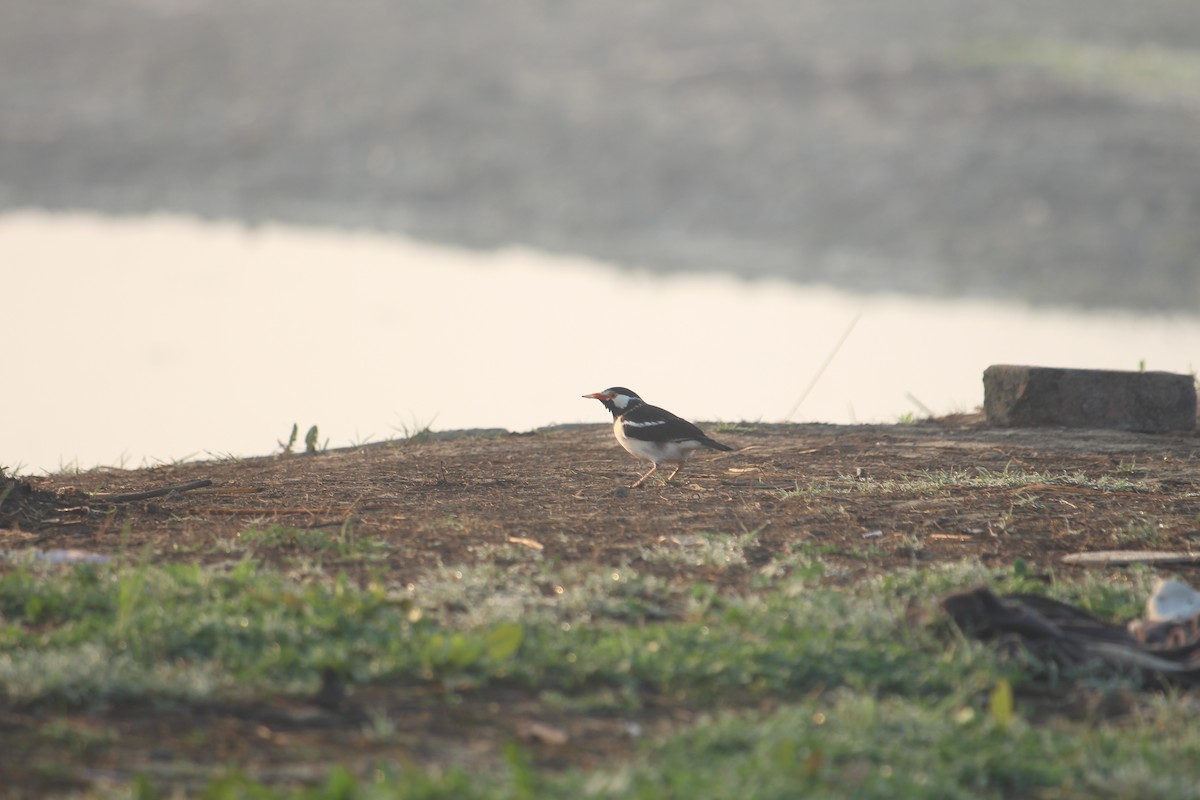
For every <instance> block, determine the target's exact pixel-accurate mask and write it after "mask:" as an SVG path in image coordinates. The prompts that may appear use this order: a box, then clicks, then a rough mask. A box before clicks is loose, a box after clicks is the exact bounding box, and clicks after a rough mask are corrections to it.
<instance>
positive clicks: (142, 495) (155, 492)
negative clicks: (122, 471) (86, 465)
mask: <svg viewBox="0 0 1200 800" xmlns="http://www.w3.org/2000/svg"><path fill="white" fill-rule="evenodd" d="M205 486H212V481H210V480H208V479H207V478H205V479H204V480H199V481H189V482H188V483H180V484H176V485H175V486H164V487H162V488H161V489H151V490H150V491H147V492H132V493H130V494H114V495H111V496H109V497H105V496H103V495H99V496H97V495H92V499H93V500H101V501H103V502H105V503H129V502H132V501H134V500H149V499H150V498H151V497H162V496H163V495H164V494H170V493H171V492H186V491H189V490H191V489H203V488H204V487H205Z"/></svg>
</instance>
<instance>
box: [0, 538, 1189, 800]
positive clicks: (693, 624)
mask: <svg viewBox="0 0 1200 800" xmlns="http://www.w3.org/2000/svg"><path fill="white" fill-rule="evenodd" d="M280 535H283V534H282V533H281V534H280ZM734 542H735V540H734V539H731V538H730V537H715V536H714V537H713V543H714V544H715V545H719V546H720V547H727V546H729V545H730V544H731V543H734ZM722 552H725V551H722ZM1122 575H1123V576H1124V577H1123V579H1122V580H1119V581H1114V580H1112V578H1111V576H1107V575H1101V576H1097V577H1094V578H1084V579H1075V580H1071V581H1066V582H1059V581H1056V582H1052V583H1051V584H1049V585H1046V584H1044V583H1042V582H1041V581H1039V580H1037V579H1035V577H1034V576H1032V575H1031V574H1030V571H1029V570H1028V569H1027V568H1023V565H1020V564H1018V565H1017V566H1016V567H1015V568H1013V569H1011V570H1005V571H990V570H986V569H984V568H982V567H981V566H979V565H976V564H960V565H955V566H950V567H930V568H925V569H921V570H902V571H897V572H894V573H891V574H888V575H885V576H880V577H876V578H871V579H867V580H862V581H859V582H857V583H852V584H849V585H839V586H837V587H830V586H828V585H826V583H827V581H826V578H827V577H828V576H827V572H826V568H825V565H824V564H823V563H822V562H821V561H820V560H819V558H818V557H815V556H812V555H810V554H805V553H802V552H801V553H794V554H791V555H789V556H788V557H787V558H786V559H784V560H783V561H781V562H780V563H779V564H777V565H774V568H773V569H764V570H762V571H761V580H760V581H759V582H758V584H757V587H756V590H755V591H754V592H753V593H751V594H748V595H746V596H725V595H720V594H718V593H717V592H716V591H715V590H714V589H713V588H712V587H710V586H707V585H706V584H703V583H695V584H690V585H689V584H684V585H680V584H679V583H677V582H667V581H664V580H661V579H658V578H655V577H654V576H653V575H647V574H640V573H638V572H637V571H636V570H634V569H631V568H630V567H629V566H628V565H617V566H613V567H609V568H606V569H603V570H598V569H596V568H595V567H593V566H591V565H578V564H576V565H569V566H563V565H556V564H553V563H547V562H545V561H543V560H540V559H530V560H528V561H526V562H522V563H521V564H519V565H518V566H517V568H509V569H507V570H506V569H501V568H499V567H487V566H482V567H474V568H470V569H466V568H446V569H444V570H440V571H437V572H435V573H431V574H429V575H426V576H422V577H421V578H420V579H418V580H416V581H414V582H412V583H410V584H396V585H391V584H388V583H386V582H385V581H383V580H379V581H377V582H374V583H370V584H369V585H366V586H358V585H355V584H352V583H350V582H349V581H347V580H345V579H340V578H333V579H329V580H322V581H314V582H306V583H301V582H296V581H292V580H288V579H287V578H285V577H284V576H282V575H281V574H279V573H276V572H273V571H267V570H264V569H261V568H260V567H259V565H258V564H256V563H255V562H254V561H253V560H246V561H243V562H241V563H240V564H238V565H237V566H236V567H234V568H232V569H224V570H218V569H211V568H202V567H200V566H180V565H172V566H151V565H145V564H143V565H133V566H130V565H103V566H97V565H81V566H76V567H72V568H51V567H47V566H41V565H36V564H30V565H26V566H20V567H17V568H14V569H13V570H11V571H9V572H8V573H7V574H5V575H3V576H0V693H2V697H3V706H4V707H8V708H17V709H26V710H30V709H34V710H36V709H42V710H47V709H76V710H84V711H86V710H87V709H89V708H96V707H100V706H105V705H109V704H112V703H115V702H118V701H137V702H139V703H144V704H149V705H151V706H153V705H158V704H164V703H166V704H170V703H181V702H182V703H188V702H204V701H208V700H213V699H222V698H230V697H243V698H245V697H254V696H255V695H258V694H266V695H278V694H279V693H284V694H293V695H297V696H299V695H309V694H311V693H313V692H315V691H316V690H317V688H318V686H319V685H320V675H321V673H322V671H323V670H325V669H326V668H332V669H335V670H337V671H338V672H339V673H341V674H343V675H345V676H346V679H347V681H348V683H349V684H350V687H351V691H352V692H353V691H354V687H356V686H358V687H365V686H368V685H376V686H384V687H386V686H391V685H395V684H399V685H404V686H421V685H426V686H429V687H434V688H436V690H437V691H436V692H434V693H432V694H430V695H429V696H430V697H436V698H444V699H443V700H440V701H430V702H445V703H454V702H456V701H455V699H454V698H456V697H458V698H463V697H468V696H471V695H473V694H477V693H483V694H485V695H486V693H487V692H490V691H493V690H495V691H503V692H514V691H517V692H521V693H523V694H524V695H525V696H528V697H530V698H534V699H536V700H538V701H539V702H541V703H542V704H543V707H545V708H548V709H557V710H558V711H559V712H562V713H573V714H578V713H602V714H603V713H621V714H623V715H628V716H629V717H631V718H632V719H637V718H638V715H639V714H640V713H642V712H643V711H644V710H645V708H646V705H645V704H646V703H648V702H649V701H650V699H651V698H653V702H654V703H655V704H656V705H657V706H661V705H662V704H664V703H666V704H670V705H676V706H678V707H680V708H686V709H689V710H691V711H692V712H700V713H701V714H702V716H701V718H700V720H699V721H698V722H697V723H696V724H693V725H691V726H688V727H685V728H682V729H678V730H676V731H675V732H674V733H672V734H671V735H669V736H668V737H667V738H665V739H662V740H653V741H649V740H648V741H645V742H643V744H642V746H641V748H640V751H639V754H638V755H637V756H635V757H634V758H633V759H631V760H627V761H625V762H622V763H617V764H606V765H604V766H602V767H600V768H598V769H590V770H582V769H568V770H565V771H563V770H546V769H543V768H538V767H535V766H534V765H533V762H532V760H531V759H530V757H529V756H528V755H527V754H525V753H524V752H523V751H522V750H521V749H520V748H515V747H514V748H510V749H509V751H508V755H507V756H506V758H505V759H504V760H503V762H502V763H496V764H490V765H482V766H480V765H472V767H471V769H470V771H465V765H464V768H463V769H459V768H456V767H455V766H454V765H453V764H449V765H446V766H445V767H444V768H440V769H428V770H425V769H415V768H414V769H405V768H402V767H398V766H394V765H393V767H387V768H384V767H380V768H377V769H373V770H371V771H368V772H362V773H355V774H351V772H347V771H344V770H340V769H338V765H337V764H328V765H327V766H328V772H327V775H328V778H327V779H326V782H325V783H324V784H322V785H318V786H314V787H309V788H307V789H304V790H302V791H300V790H295V789H294V788H293V789H288V788H285V787H272V786H265V785H262V784H260V783H257V782H255V781H254V780H251V779H249V778H245V777H243V776H241V775H240V774H238V773H236V772H234V773H230V774H228V775H226V776H225V777H221V778H217V779H210V780H209V783H208V789H207V791H208V794H207V796H209V797H218V798H223V797H249V796H254V797H260V796H261V797H283V796H296V797H321V798H325V797H328V798H333V797H480V798H500V797H503V798H510V797H512V798H518V797H547V796H563V795H566V794H581V795H584V796H594V797H646V798H649V797H656V798H657V797H688V798H693V797H698V798H704V797H714V798H720V797H738V798H744V797H751V796H752V797H764V798H771V797H795V796H797V792H799V793H800V794H802V795H812V796H835V797H912V796H937V797H960V796H961V797H1009V796H1027V795H1036V794H1037V793H1039V792H1041V793H1044V794H1046V793H1049V794H1053V793H1058V794H1055V795H1054V796H1067V797H1070V796H1079V797H1084V796H1086V797H1097V796H1134V795H1136V794H1143V795H1146V796H1155V797H1170V796H1184V795H1182V794H1180V793H1179V792H1181V791H1182V787H1191V786H1194V785H1196V781H1197V780H1200V758H1196V756H1197V755H1200V735H1198V734H1196V733H1195V732H1194V731H1193V729H1192V727H1191V726H1190V724H1189V722H1188V717H1189V713H1191V712H1186V711H1185V710H1184V707H1183V706H1182V705H1180V704H1178V703H1175V704H1172V703H1164V702H1157V701H1155V700H1153V699H1148V700H1146V701H1145V702H1144V703H1142V704H1141V705H1140V706H1139V707H1138V709H1137V711H1136V713H1135V714H1134V715H1132V716H1131V717H1130V718H1129V719H1125V720H1122V721H1119V722H1116V723H1104V724H1100V725H1096V724H1090V723H1087V722H1071V721H1068V720H1064V719H1058V718H1054V717H1051V718H1050V719H1049V720H1048V721H1047V720H1041V721H1038V720H1039V719H1040V717H1042V716H1044V715H1042V714H1038V713H1033V714H1031V713H1030V712H1031V711H1036V709H1034V708H1033V707H1032V706H1030V705H1029V702H1030V701H1029V700H1028V699H1027V697H1028V695H1027V692H1028V690H1029V689H1030V688H1031V687H1032V686H1033V684H1034V681H1035V679H1036V680H1042V679H1044V677H1045V676H1044V675H1041V674H1039V673H1038V671H1037V670H1036V669H1035V668H1034V666H1032V665H1030V664H1029V663H1028V662H1027V661H1025V660H1022V659H1005V658H1002V657H1001V656H1000V655H999V654H998V653H997V652H996V651H995V650H994V649H992V648H991V647H989V646H987V645H984V644H980V643H978V642H974V641H971V640H968V639H966V638H964V637H962V636H961V635H960V634H959V633H958V632H957V630H956V629H954V627H953V626H952V625H951V624H950V623H949V622H948V621H947V620H946V619H945V618H944V617H943V616H942V615H940V614H939V613H937V612H936V611H934V612H932V613H928V614H925V615H917V616H915V617H914V615H913V614H912V613H911V611H912V609H913V607H914V605H917V606H920V605H922V604H924V605H926V606H927V607H929V608H932V607H933V603H934V602H935V600H936V598H937V597H939V596H940V595H941V594H942V593H944V592H946V591H949V590H952V589H957V588H961V587H963V586H966V585H971V584H975V583H979V582H983V581H986V582H988V583H989V584H991V585H992V586H994V587H995V588H996V589H997V590H998V591H1002V592H1003V591H1039V592H1043V593H1048V594H1051V595H1053V596H1055V597H1058V598H1060V599H1064V600H1067V601H1069V602H1074V603H1076V604H1079V605H1082V606H1084V607H1085V608H1088V609H1090V610H1092V611H1093V612H1094V613H1097V614H1100V615H1102V616H1105V617H1110V618H1128V617H1131V616H1134V615H1135V614H1136V613H1137V612H1138V609H1139V607H1140V605H1141V603H1142V601H1143V598H1144V597H1145V592H1146V591H1147V589H1148V585H1149V583H1150V582H1151V580H1152V578H1153V575H1152V574H1151V573H1150V572H1149V571H1148V570H1143V571H1138V570H1135V571H1130V572H1127V573H1122ZM1057 680H1058V681H1059V683H1058V684H1057V685H1058V686H1059V687H1060V688H1062V689H1063V690H1064V691H1065V690H1067V689H1068V688H1069V687H1070V686H1072V685H1080V684H1082V685H1088V681H1089V678H1088V677H1087V676H1075V677H1072V676H1059V677H1058V679H1057ZM1010 684H1011V685H1012V686H1013V687H1014V688H1015V689H1016V701H1015V704H1014V707H1013V710H1012V712H1011V713H1010V712H1007V711H1006V712H1005V713H1003V714H1000V713H998V712H996V713H994V712H993V711H992V710H990V708H992V707H993V706H991V705H989V697H991V696H992V695H993V694H994V693H995V691H996V688H997V687H998V686H1003V685H1010ZM1111 685H1112V684H1111V679H1110V681H1109V682H1108V683H1106V684H1103V685H1101V684H1096V686H1097V687H1098V689H1104V690H1107V689H1108V688H1111ZM1123 685H1126V686H1131V685H1132V684H1128V682H1126V684H1123ZM764 707H769V708H771V709H772V710H770V711H762V710H761V709H762V708H764ZM1193 711H1194V710H1193ZM377 727H378V730H376V731H375V732H374V734H373V735H374V736H375V737H376V738H380V737H383V738H386V737H388V736H390V735H392V728H391V727H390V723H389V724H388V725H382V726H377ZM464 735H469V732H468V733H465V734H464ZM36 736H37V737H40V741H42V742H44V743H46V744H48V745H53V746H55V747H58V748H59V749H61V750H63V751H68V752H73V753H78V754H87V753H90V752H93V751H95V750H97V749H102V748H104V747H106V746H107V745H108V744H110V743H111V738H112V734H111V733H109V732H107V731H106V730H104V729H103V728H99V729H85V728H79V727H75V726H72V725H70V724H67V723H64V722H62V721H51V722H49V723H48V724H47V725H45V726H43V727H42V728H41V729H40V730H39V731H37V734H36ZM139 787H140V788H139ZM131 790H137V791H140V792H142V793H143V796H156V795H155V794H154V792H155V786H154V782H153V781H151V780H150V779H145V780H143V782H142V783H141V784H138V785H137V786H133V787H131ZM1106 793H1107V794H1106Z"/></svg>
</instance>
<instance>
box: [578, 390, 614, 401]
mask: <svg viewBox="0 0 1200 800" xmlns="http://www.w3.org/2000/svg"><path fill="white" fill-rule="evenodd" d="M584 397H590V398H592V399H593V400H612V395H611V394H605V393H604V392H595V393H593V394H585V395H584Z"/></svg>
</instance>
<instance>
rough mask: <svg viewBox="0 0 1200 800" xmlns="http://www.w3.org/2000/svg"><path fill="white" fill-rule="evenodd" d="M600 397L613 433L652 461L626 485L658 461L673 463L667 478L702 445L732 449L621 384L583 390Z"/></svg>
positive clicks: (638, 484) (640, 456) (638, 453)
mask: <svg viewBox="0 0 1200 800" xmlns="http://www.w3.org/2000/svg"><path fill="white" fill-rule="evenodd" d="M583 396H584V397H591V398H595V399H596V400H599V401H600V402H601V403H603V404H604V407H605V408H607V409H608V410H609V411H611V412H612V415H613V433H615V434H616V436H617V441H618V442H620V443H621V447H624V448H625V449H626V450H628V451H629V452H630V453H631V454H633V455H634V456H636V457H637V458H644V459H646V460H647V461H652V462H654V466H653V467H651V469H650V471H649V472H647V473H646V474H645V475H643V476H642V477H640V478H638V479H637V480H636V481H635V482H634V483H633V484H632V485H631V486H630V487H629V488H630V489H636V488H637V487H639V486H641V485H642V484H643V483H644V482H645V481H646V479H647V478H649V477H650V476H651V475H653V474H654V471H655V470H657V469H658V468H659V465H661V464H674V465H675V471H674V472H672V473H671V474H670V475H668V476H667V480H668V481H669V480H671V479H672V478H674V477H675V475H676V473H678V472H679V470H680V469H681V468H682V467H683V462H684V461H686V460H687V458H688V456H690V455H691V454H692V453H693V452H695V451H696V450H699V449H700V448H701V447H711V448H712V449H713V450H732V449H733V448H732V447H730V446H729V445H727V444H721V443H720V442H718V441H716V440H715V439H710V438H708V436H706V435H705V434H704V431H702V430H700V429H699V428H697V427H696V426H695V425H693V424H692V423H690V422H688V421H687V420H686V419H683V418H682V417H677V416H675V415H674V414H672V413H671V412H670V411H667V410H666V409H663V408H659V407H658V406H652V405H650V404H649V403H647V402H646V401H645V400H643V399H642V398H640V397H638V396H637V394H635V393H634V392H632V391H630V390H629V389H626V388H625V387H624V386H614V387H612V388H611V389H605V390H604V391H603V392H596V393H595V394H585V395H583Z"/></svg>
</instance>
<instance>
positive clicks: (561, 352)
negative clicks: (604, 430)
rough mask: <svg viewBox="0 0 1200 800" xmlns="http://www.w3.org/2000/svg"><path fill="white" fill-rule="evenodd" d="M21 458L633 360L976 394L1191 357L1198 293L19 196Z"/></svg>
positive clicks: (168, 456) (269, 441)
mask: <svg viewBox="0 0 1200 800" xmlns="http://www.w3.org/2000/svg"><path fill="white" fill-rule="evenodd" d="M0 271H2V282H0V291H2V292H3V295H2V296H0V311H2V314H3V319H4V332H5V334H6V335H5V344H6V346H5V348H4V352H5V355H4V373H3V374H4V376H5V381H4V389H3V395H2V396H3V404H2V413H0V464H3V465H6V466H8V467H10V468H12V467H20V468H21V469H22V470H23V471H25V472H32V473H36V472H39V471H42V470H56V469H58V468H60V467H61V466H72V465H77V466H80V467H90V466H95V465H100V464H104V465H114V464H123V465H126V466H139V465H142V464H143V463H151V464H152V463H157V462H159V461H168V460H173V459H178V458H182V457H188V456H192V457H211V456H224V455H226V454H233V455H262V454H266V453H269V452H271V451H272V450H274V449H276V447H277V446H276V441H277V440H278V439H281V438H285V437H286V435H287V433H288V432H289V430H290V429H291V425H292V423H293V422H296V423H299V424H300V427H301V433H302V434H303V431H304V430H305V429H306V428H307V427H308V426H309V425H312V424H314V423H316V424H318V425H319V426H320V430H321V436H322V439H325V438H328V439H329V443H330V445H331V446H341V445H347V444H351V443H357V442H363V441H379V440H382V439H387V438H391V437H396V436H399V435H402V434H403V432H404V431H405V429H406V428H407V429H410V430H411V429H415V428H421V427H424V426H425V425H429V424H432V426H433V427H434V428H435V429H438V430H445V429H452V428H468V427H504V428H509V429H512V430H528V429H531V428H535V427H539V426H543V425H549V424H553V423H560V422H582V421H590V422H603V421H605V420H606V418H607V414H606V412H604V410H603V409H602V408H601V407H600V406H599V404H597V403H596V402H595V401H592V400H585V399H582V398H581V397H580V395H582V394H584V393H586V392H593V391H598V390H600V389H603V388H605V387H608V386H611V385H614V384H623V385H625V386H628V387H631V388H633V389H634V390H636V391H638V392H639V393H641V394H642V395H643V396H644V397H645V398H646V399H647V400H649V401H650V402H653V403H658V404H661V405H664V406H666V407H668V408H670V409H671V410H673V411H675V412H677V413H679V414H682V415H684V416H687V417H690V418H693V419H697V420H727V421H734V420H764V421H777V420H781V419H783V418H784V417H785V416H786V415H787V414H788V413H789V411H790V410H791V409H792V408H793V406H794V405H795V404H796V402H797V401H798V400H799V398H800V397H801V395H802V394H803V393H804V391H805V388H806V387H807V386H808V385H809V384H810V382H811V381H812V380H813V378H814V376H816V375H817V373H818V371H819V370H820V368H821V366H822V364H823V363H824V362H825V361H826V359H827V358H828V357H829V356H830V354H831V353H832V352H833V351H834V350H835V348H836V346H837V343H838V341H839V339H840V338H841V337H842V335H843V334H844V333H845V332H846V330H847V329H848V328H849V327H850V326H851V325H852V323H854V320H855V319H856V318H857V319H858V322H857V323H856V324H854V326H853V330H852V331H851V332H850V334H849V336H848V338H847V339H846V340H845V343H844V344H843V345H842V346H841V348H840V349H838V350H837V353H836V355H835V356H834V357H833V359H832V361H831V362H830V364H829V367H828V369H827V370H826V371H825V372H824V373H823V374H822V375H821V377H820V379H819V380H818V381H817V382H816V384H815V387H814V388H813V389H812V391H811V392H810V393H809V394H808V396H807V398H806V399H805V400H804V402H803V404H801V405H800V406H799V409H798V410H797V411H796V413H795V414H794V415H793V417H792V418H793V419H794V420H797V421H827V422H856V421H857V422H863V421H885V422H890V421H894V420H895V419H896V418H898V417H899V416H901V415H904V414H907V413H917V414H918V415H920V414H921V413H922V412H921V410H920V408H918V407H917V405H916V404H915V403H914V402H913V401H912V400H911V399H910V398H909V395H911V396H912V397H914V398H916V399H917V400H918V401H919V402H920V403H922V404H923V405H924V406H926V407H928V408H929V409H931V410H932V411H934V412H936V413H946V412H951V411H966V410H971V409H973V408H975V407H976V406H978V405H979V404H980V403H981V402H982V399H983V389H982V384H981V375H982V373H983V370H984V368H985V367H987V366H988V365H989V364H994V363H1037V364H1044V365H1057V366H1070V367H1103V368H1116V369H1136V368H1137V367H1138V364H1139V362H1140V361H1142V360H1144V361H1145V364H1146V366H1147V368H1149V369H1162V370H1170V371H1178V372H1188V371H1191V370H1192V369H1193V368H1194V367H1195V366H1196V365H1197V363H1198V362H1200V318H1197V317H1178V316H1175V317H1172V316H1166V315H1163V316H1161V317H1154V316H1144V315H1133V314H1124V313H1114V312H1103V313H1100V312H1097V313H1083V312H1076V311H1055V310H1050V311H1047V310H1028V309H1023V308H1019V307H1014V306H1004V305H996V304H989V303H984V302H962V301H940V300H925V299H916V298H911V297H897V296H886V295H871V296H868V295H861V296H860V295H855V294H850V293H846V292H841V291H834V290H831V289H826V288H821V287H805V286H797V285H791V284H786V283H782V282H774V281H761V282H754V283H747V282H745V281H742V280H739V279H734V278H728V277H721V276H687V277H669V278H659V277H652V276H650V275H638V274H630V273H629V272H627V271H622V270H618V269H617V268H615V267H612V266H609V265H605V264H602V263H597V262H593V261H587V260H583V259H577V258H566V257H561V256H554V255H548V254H545V253H540V252H534V251H530V250H525V249H519V248H512V249H507V250H503V251H498V252H485V253H480V252H472V251H467V250H460V249H455V248H451V247H443V246H434V245H428V244H421V243H417V242H413V241H409V240H405V239H402V238H396V237H392V236H375V235H366V234H351V233H344V232H335V231H312V230H301V229H292V228H283V227H268V228H260V229H253V230H250V229H246V228H244V227H241V226H239V225H237V224H211V223H201V222H196V221H193V220H189V219H182V218H165V217H163V218H159V217H155V218H148V219H132V220H115V219H106V218H99V217H92V216H84V215H77V216H48V215H42V214H35V213H29V214H17V215H9V216H5V217H0Z"/></svg>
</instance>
